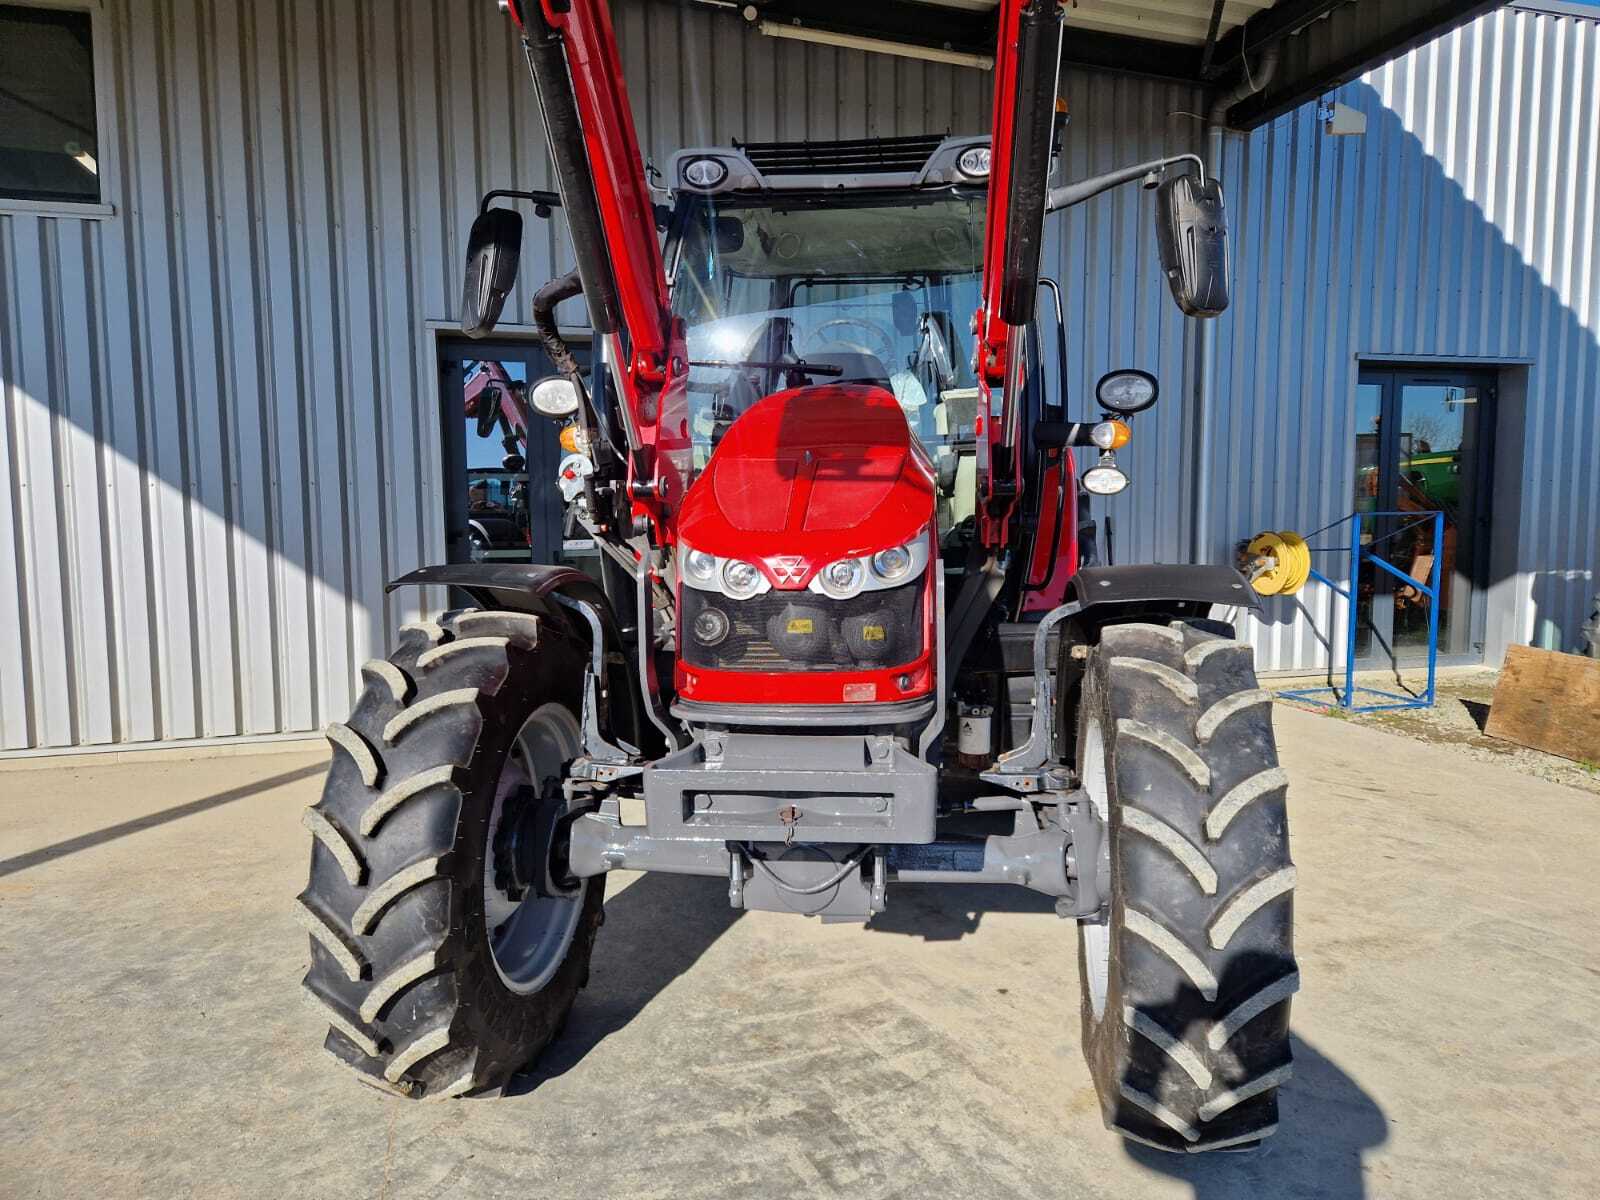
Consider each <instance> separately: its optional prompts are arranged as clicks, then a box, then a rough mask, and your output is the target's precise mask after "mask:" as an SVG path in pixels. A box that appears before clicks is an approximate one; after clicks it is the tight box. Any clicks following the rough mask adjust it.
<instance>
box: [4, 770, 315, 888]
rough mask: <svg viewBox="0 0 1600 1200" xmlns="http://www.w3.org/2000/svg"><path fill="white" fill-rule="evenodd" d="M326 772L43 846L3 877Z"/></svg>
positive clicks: (275, 778) (241, 789)
mask: <svg viewBox="0 0 1600 1200" xmlns="http://www.w3.org/2000/svg"><path fill="white" fill-rule="evenodd" d="M327 769H328V764H327V763H326V762H322V761H318V762H314V763H311V764H309V765H308V766H304V767H298V768H296V769H295V770H293V771H284V772H282V773H281V774H278V775H269V776H268V777H267V778H265V779H257V780H254V781H252V782H250V783H242V784H240V785H239V786H238V787H232V788H228V789H227V790H226V791H221V792H213V793H212V794H211V795H209V796H202V797H200V799H198V800H191V801H189V802H188V803H187V804H175V805H173V806H172V807H171V808H163V809H162V810H161V811H160V812H153V813H147V814H146V815H145V816H142V817H135V818H133V820H131V821H122V822H119V823H118V824H116V825H108V826H106V828H104V829H97V830H95V831H94V832H93V833H85V834H80V835H79V836H78V837H74V838H68V839H67V840H66V841H64V842H55V843H53V844H51V845H49V846H41V847H40V848H39V849H37V850H30V851H28V852H27V853H26V854H18V855H17V856H16V857H14V858H6V859H0V875H14V874H16V873H17V872H18V871H26V870H27V869H28V868H29V867H37V866H39V865H41V864H43V863H48V862H54V861H55V860H56V859H58V858H65V857H67V855H69V854H76V853H77V852H78V851H80V850H92V849H94V847H96V846H103V845H105V844H106V843H107V842H114V841H116V840H117V839H118V838H124V837H127V836H128V835H129V834H134V833H142V832H143V831H144V830H146V829H154V828H156V827H157V826H159V825H165V824H167V823H168V822H169V821H179V820H182V819H183V818H184V817H192V816H194V815H195V814H196V813H203V812H208V811H210V810H211V809H213V808H220V807H221V806H222V805H224V804H232V803H233V802H234V801H236V800H247V799H249V798H250V797H251V796H255V795H258V794H260V793H261V792H270V791H271V790H272V789H273V788H276V787H283V786H285V785H286V784H290V783H297V782H299V781H300V780H302V779H310V778H311V777H312V776H314V775H321V774H323V773H324V772H325V771H327Z"/></svg>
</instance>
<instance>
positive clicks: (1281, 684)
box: [1266, 667, 1600, 795]
mask: <svg viewBox="0 0 1600 1200" xmlns="http://www.w3.org/2000/svg"><path fill="white" fill-rule="evenodd" d="M1499 678H1500V672H1499V671H1495V670H1490V669H1487V668H1483V667H1456V668H1443V669H1441V670H1440V671H1439V676H1438V680H1437V688H1436V696H1437V700H1436V702H1435V704H1434V706H1433V707H1432V708H1412V709H1405V710H1403V711H1400V712H1378V713H1356V714H1351V713H1346V712H1344V711H1343V710H1342V709H1337V708H1323V707H1321V706H1319V705H1315V704H1307V703H1303V702H1301V701H1298V700H1284V701H1283V703H1285V704H1289V705H1291V706H1293V707H1295V708H1300V709H1303V710H1305V711H1307V712H1315V713H1321V714H1323V715H1324V716H1327V717H1330V718H1331V719H1333V720H1340V721H1350V722H1352V723H1354V724H1358V725H1365V726H1367V727H1368V728H1371V729H1381V730H1383V731H1385V732H1386V733H1395V734H1399V735H1400V736H1401V737H1409V738H1414V739H1416V740H1417V741H1422V742H1432V743H1433V744H1435V745H1442V746H1459V747H1460V748H1461V752H1462V753H1464V754H1466V755H1467V756H1468V757H1470V758H1475V759H1477V760H1479V761H1480V762H1492V763H1498V764H1499V765H1501V766H1503V767H1510V768H1511V769H1512V770H1514V771H1521V772H1522V773H1524V774H1526V775H1532V776H1534V777H1536V778H1538V779H1547V780H1549V781H1550V782H1551V783H1560V784H1565V785H1566V786H1567V787H1574V788H1579V789H1581V790H1583V791H1588V792H1593V793H1595V794H1597V795H1600V763H1583V762H1574V761H1572V760H1571V759H1568V758H1561V757H1559V756H1557V755H1554V754H1545V753H1544V752H1543V751H1540V750H1530V749H1528V748H1527V747H1526V746H1518V745H1516V744H1515V743H1512V742H1505V741H1501V740H1500V739H1499V738H1492V737H1489V736H1488V735H1487V734H1485V733H1484V732H1483V726H1484V724H1485V723H1486V722H1487V721H1488V720H1489V709H1490V707H1491V706H1492V705H1493V703H1494V685H1495V683H1496V682H1498V680H1499ZM1427 682H1428V677H1427V674H1426V673H1425V672H1421V671H1416V672H1412V671H1402V672H1401V673H1400V676H1399V680H1398V684H1397V682H1396V677H1395V676H1394V675H1387V676H1383V675H1378V674H1371V675H1357V676H1356V686H1357V687H1373V688H1381V689H1383V690H1384V691H1390V692H1412V693H1418V694H1420V693H1421V691H1422V689H1423V688H1424V687H1426V686H1427ZM1326 683H1327V680H1326V679H1319V680H1315V681H1308V680H1305V679H1273V680H1267V681H1266V686H1267V687H1268V688H1269V689H1270V690H1272V691H1274V692H1283V691H1294V690H1300V689H1304V688H1308V687H1316V686H1318V685H1325V684H1326ZM1341 684H1342V681H1341ZM1372 699H1375V698H1372Z"/></svg>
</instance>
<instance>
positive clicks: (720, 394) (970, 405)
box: [672, 188, 984, 524]
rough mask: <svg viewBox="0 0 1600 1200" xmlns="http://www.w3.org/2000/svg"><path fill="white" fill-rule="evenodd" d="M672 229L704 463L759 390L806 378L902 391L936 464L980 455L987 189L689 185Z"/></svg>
mask: <svg viewBox="0 0 1600 1200" xmlns="http://www.w3.org/2000/svg"><path fill="white" fill-rule="evenodd" d="M675 229H676V232H677V253H676V256H675V257H676V262H675V267H674V273H673V287H672V311H673V313H674V315H676V316H678V317H681V318H683V321H684V324H685V326H686V327H687V331H688V341H689V359H690V363H691V369H690V373H689V408H690V429H691V432H692V436H693V441H694V466H695V470H696V471H698V470H699V469H700V468H702V467H703V466H704V465H705V463H706V460H707V459H708V458H709V457H710V455H711V451H712V450H713V449H714V448H715V446H716V444H717V442H718V441H719V440H720V438H721V436H722V434H723V432H724V431H725V430H726V429H727V427H728V426H729V425H731V424H732V423H733V421H734V420H735V419H736V418H737V417H738V416H739V415H740V414H741V413H743V412H744V411H745V410H746V409H748V408H749V407H750V406H751V405H752V404H754V403H755V402H756V401H757V400H759V399H761V397H763V396H766V395H769V394H771V393H772V392H776V391H780V390H782V389H783V388H785V387H797V386H801V385H804V384H807V383H829V382H834V383H840V382H842V383H868V384H876V385H877V386H879V387H882V388H885V389H887V390H889V391H891V392H893V393H894V396H895V398H896V399H897V400H899V402H900V407H901V409H902V411H903V412H904V413H905V416H906V422H907V424H908V425H909V426H910V428H911V431H912V433H913V434H914V435H915V436H916V437H917V438H918V439H919V440H920V441H921V442H922V444H923V445H924V446H925V447H926V448H927V449H928V452H929V454H930V455H931V456H932V457H933V458H934V459H935V462H936V464H941V465H942V466H943V467H944V469H943V470H941V475H951V474H953V473H954V471H955V468H956V466H957V463H956V461H955V460H956V457H957V456H960V455H961V454H962V452H963V451H965V453H966V456H970V454H971V450H972V446H973V442H974V435H973V425H974V421H975V418H976V413H977V402H978V389H977V381H976V379H974V377H973V374H972V368H971V365H970V363H969V357H970V348H971V338H970V337H967V336H963V331H964V330H966V329H967V328H968V325H969V322H970V320H971V316H972V314H973V312H975V311H976V310H977V308H978V303H979V269H980V266H981V264H982V260H983V231H984V194H983V192H982V190H980V189H970V188H947V189H940V190H936V191H934V190H924V191H919V192H915V193H897V194H892V195H885V194H884V193H882V192H879V193H876V194H867V195H855V196H852V195H848V194H843V195H842V194H841V193H839V192H831V193H827V194H825V195H814V194H805V195H782V196H774V195H771V194H765V195H762V196H761V197H759V198H751V197H749V196H738V195H734V196H694V195H685V196H683V197H682V198H681V199H680V202H679V208H678V213H677V221H676V223H675ZM941 460H949V462H948V464H944V463H941ZM943 490H944V489H941V491H943ZM951 515H953V514H946V513H941V517H944V518H945V520H941V524H945V523H946V520H948V519H949V517H950V516H951Z"/></svg>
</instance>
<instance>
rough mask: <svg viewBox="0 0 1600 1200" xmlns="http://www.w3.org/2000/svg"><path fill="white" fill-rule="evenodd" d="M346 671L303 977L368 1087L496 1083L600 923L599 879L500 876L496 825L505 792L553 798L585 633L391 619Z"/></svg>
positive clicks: (309, 813)
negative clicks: (365, 657) (344, 712)
mask: <svg viewBox="0 0 1600 1200" xmlns="http://www.w3.org/2000/svg"><path fill="white" fill-rule="evenodd" d="M362 675H363V677H364V679H365V683H366V686H365V688H364V690H363V692H362V695H361V697H360V699H359V700H358V701H357V703H356V708H355V711H354V713H352V715H351V717H350V720H349V721H348V722H347V723H343V724H338V725H334V726H331V727H330V728H329V730H328V737H329V740H330V741H331V742H332V743H333V747H334V754H333V761H332V763H331V765H330V767H329V772H328V779H327V783H326V785H325V787H324V790H323V794H322V799H321V801H320V802H319V803H318V804H317V805H315V806H314V807H312V808H310V809H308V810H306V814H305V820H304V823H305V825H306V827H307V828H308V829H309V830H310V831H311V833H312V835H313V838H314V841H313V846H312V853H311V878H310V884H309V886H308V887H307V888H306V890H305V891H304V892H302V893H301V895H300V898H299V902H300V909H299V915H300V918H301V922H302V924H303V925H304V926H305V927H306V929H307V931H308V932H309V933H310V935H311V969H310V970H309V971H308V972H307V974H306V977H305V981H304V982H305V986H306V989H307V991H308V993H309V994H310V997H311V999H312V1002H313V1004H314V1006H315V1007H316V1008H317V1009H318V1011H319V1012H320V1013H321V1014H322V1015H323V1016H324V1017H325V1018H326V1020H327V1021H328V1024H329V1030H328V1035H327V1039H326V1042H325V1043H324V1044H325V1046H326V1048H327V1049H328V1050H329V1051H331V1052H332V1053H333V1054H334V1056H335V1057H337V1058H338V1059H340V1060H341V1061H343V1062H345V1063H346V1064H348V1065H349V1066H351V1067H354V1068H355V1070H356V1071H357V1072H359V1073H360V1075H361V1077H362V1079H363V1080H364V1081H365V1082H368V1083H371V1084H373V1085H374V1086H377V1087H381V1088H384V1089H385V1090H388V1091H391V1092H396V1093H398V1094H401V1095H405V1096H409V1097H412V1098H423V1097H427V1098H441V1097H448V1096H459V1095H466V1094H470V1093H474V1092H485V1091H495V1090H498V1089H499V1088H501V1087H503V1086H504V1085H505V1083H506V1082H507V1081H508V1080H509V1079H510V1077H511V1076H512V1074H513V1073H515V1072H516V1071H517V1070H518V1069H519V1068H520V1067H522V1066H523V1065H525V1064H526V1063H528V1062H530V1061H531V1060H532V1059H533V1058H534V1057H536V1056H537V1055H538V1053H539V1052H540V1051H541V1050H542V1049H543V1048H544V1047H545V1046H546V1045H547V1044H548V1043H549V1042H550V1040H551V1039H552V1038H553V1037H554V1036H555V1034H556V1032H557V1031H558V1030H559V1029H560V1027H561V1024H562V1022H563V1021H565V1019H566V1016H567V1013H568V1011H569V1010H570V1009H571V1007H572V1004H573V1001H574V999H575V998H576V997H577V993H578V990H579V989H580V988H581V987H582V986H583V985H584V984H585V983H586V982H587V979H588V971H589V957H590V951H591V949H592V947H593V944H594V937H595V931H596V929H597V928H598V926H599V924H600V921H601V919H602V908H601V905H602V900H603V892H604V887H603V885H602V884H601V882H599V881H593V882H591V881H584V882H582V883H581V884H579V885H578V886H577V888H576V889H575V890H574V893H573V895H572V896H571V897H570V898H557V897H542V896H538V895H537V894H536V893H534V892H532V891H529V890H524V889H520V888H518V887H516V886H515V884H514V883H511V882H508V874H507V870H506V861H507V854H508V851H507V849H506V841H505V839H504V838H503V837H501V836H500V833H499V831H501V830H503V829H505V828H506V822H507V821H508V820H510V819H511V813H512V811H513V810H514V809H515V808H516V806H524V807H525V806H528V805H537V804H552V803H559V799H558V798H559V795H560V779H561V776H562V774H563V772H564V769H565V767H566V765H567V763H568V762H570V760H571V759H572V758H574V757H576V756H577V754H578V753H579V750H580V747H581V735H580V727H579V724H578V719H577V713H578V712H579V704H580V689H581V686H582V681H583V675H584V656H583V651H582V647H580V646H578V645H576V644H575V643H574V642H572V641H571V640H570V639H569V638H568V637H567V636H566V635H565V634H564V633H563V632H561V631H559V630H557V629H555V628H554V627H553V626H552V625H551V624H549V623H548V622H543V621H540V620H539V619H538V618H536V617H534V616H532V615H530V614H524V613H512V612H494V611H478V610H467V611H463V612H457V613H452V614H448V615H446V616H445V617H443V618H441V619H440V620H439V621H438V622H432V621H426V622H421V623H419V624H416V625H410V626H407V627H406V628H405V629H404V630H403V631H402V635H401V643H400V648H399V650H397V651H396V653H395V654H394V656H393V657H392V658H390V659H389V660H387V661H375V662H370V663H368V664H367V665H366V666H365V667H363V668H362ZM497 848H498V850H499V853H498V854H497V852H496V851H497Z"/></svg>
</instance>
